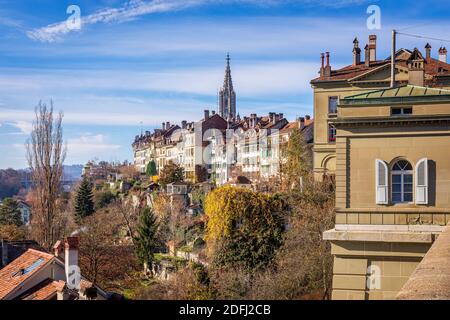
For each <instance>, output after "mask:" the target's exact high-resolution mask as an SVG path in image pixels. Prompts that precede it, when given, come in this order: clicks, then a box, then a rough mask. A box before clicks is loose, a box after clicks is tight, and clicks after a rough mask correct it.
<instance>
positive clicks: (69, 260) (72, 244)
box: [64, 237, 81, 290]
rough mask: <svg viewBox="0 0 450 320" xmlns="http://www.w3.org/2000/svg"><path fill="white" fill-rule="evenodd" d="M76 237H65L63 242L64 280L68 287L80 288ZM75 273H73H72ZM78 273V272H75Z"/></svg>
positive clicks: (78, 240) (77, 241)
mask: <svg viewBox="0 0 450 320" xmlns="http://www.w3.org/2000/svg"><path fill="white" fill-rule="evenodd" d="M79 242H80V239H79V238H78V237H67V238H66V240H65V242H64V247H65V254H64V256H65V257H64V266H65V271H66V282H67V285H68V286H69V288H70V289H77V290H79V289H80V281H79V280H80V277H81V275H80V273H79V270H80V269H79V267H78V244H79ZM74 273H75V274H74ZM77 273H78V274H77ZM69 281H70V282H69Z"/></svg>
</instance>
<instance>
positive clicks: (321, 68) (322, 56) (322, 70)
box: [320, 53, 325, 77]
mask: <svg viewBox="0 0 450 320" xmlns="http://www.w3.org/2000/svg"><path fill="white" fill-rule="evenodd" d="M320 60H321V67H320V76H321V77H323V76H324V74H325V54H324V53H321V54H320Z"/></svg>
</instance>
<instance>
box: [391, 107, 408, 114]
mask: <svg viewBox="0 0 450 320" xmlns="http://www.w3.org/2000/svg"><path fill="white" fill-rule="evenodd" d="M412 113H413V110H412V107H401V108H392V109H391V114H392V115H393V116H410V115H412Z"/></svg>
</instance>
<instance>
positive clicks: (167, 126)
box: [166, 121, 170, 130]
mask: <svg viewBox="0 0 450 320" xmlns="http://www.w3.org/2000/svg"><path fill="white" fill-rule="evenodd" d="M169 129H170V122H169V121H167V122H166V130H169Z"/></svg>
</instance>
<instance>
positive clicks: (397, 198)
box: [391, 160, 413, 203]
mask: <svg viewBox="0 0 450 320" xmlns="http://www.w3.org/2000/svg"><path fill="white" fill-rule="evenodd" d="M391 183H392V189H391V190H392V194H391V196H392V202H393V203H402V202H412V201H413V167H412V165H411V164H410V163H409V162H408V161H406V160H399V161H397V162H396V163H395V164H394V165H393V166H392V170H391Z"/></svg>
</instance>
